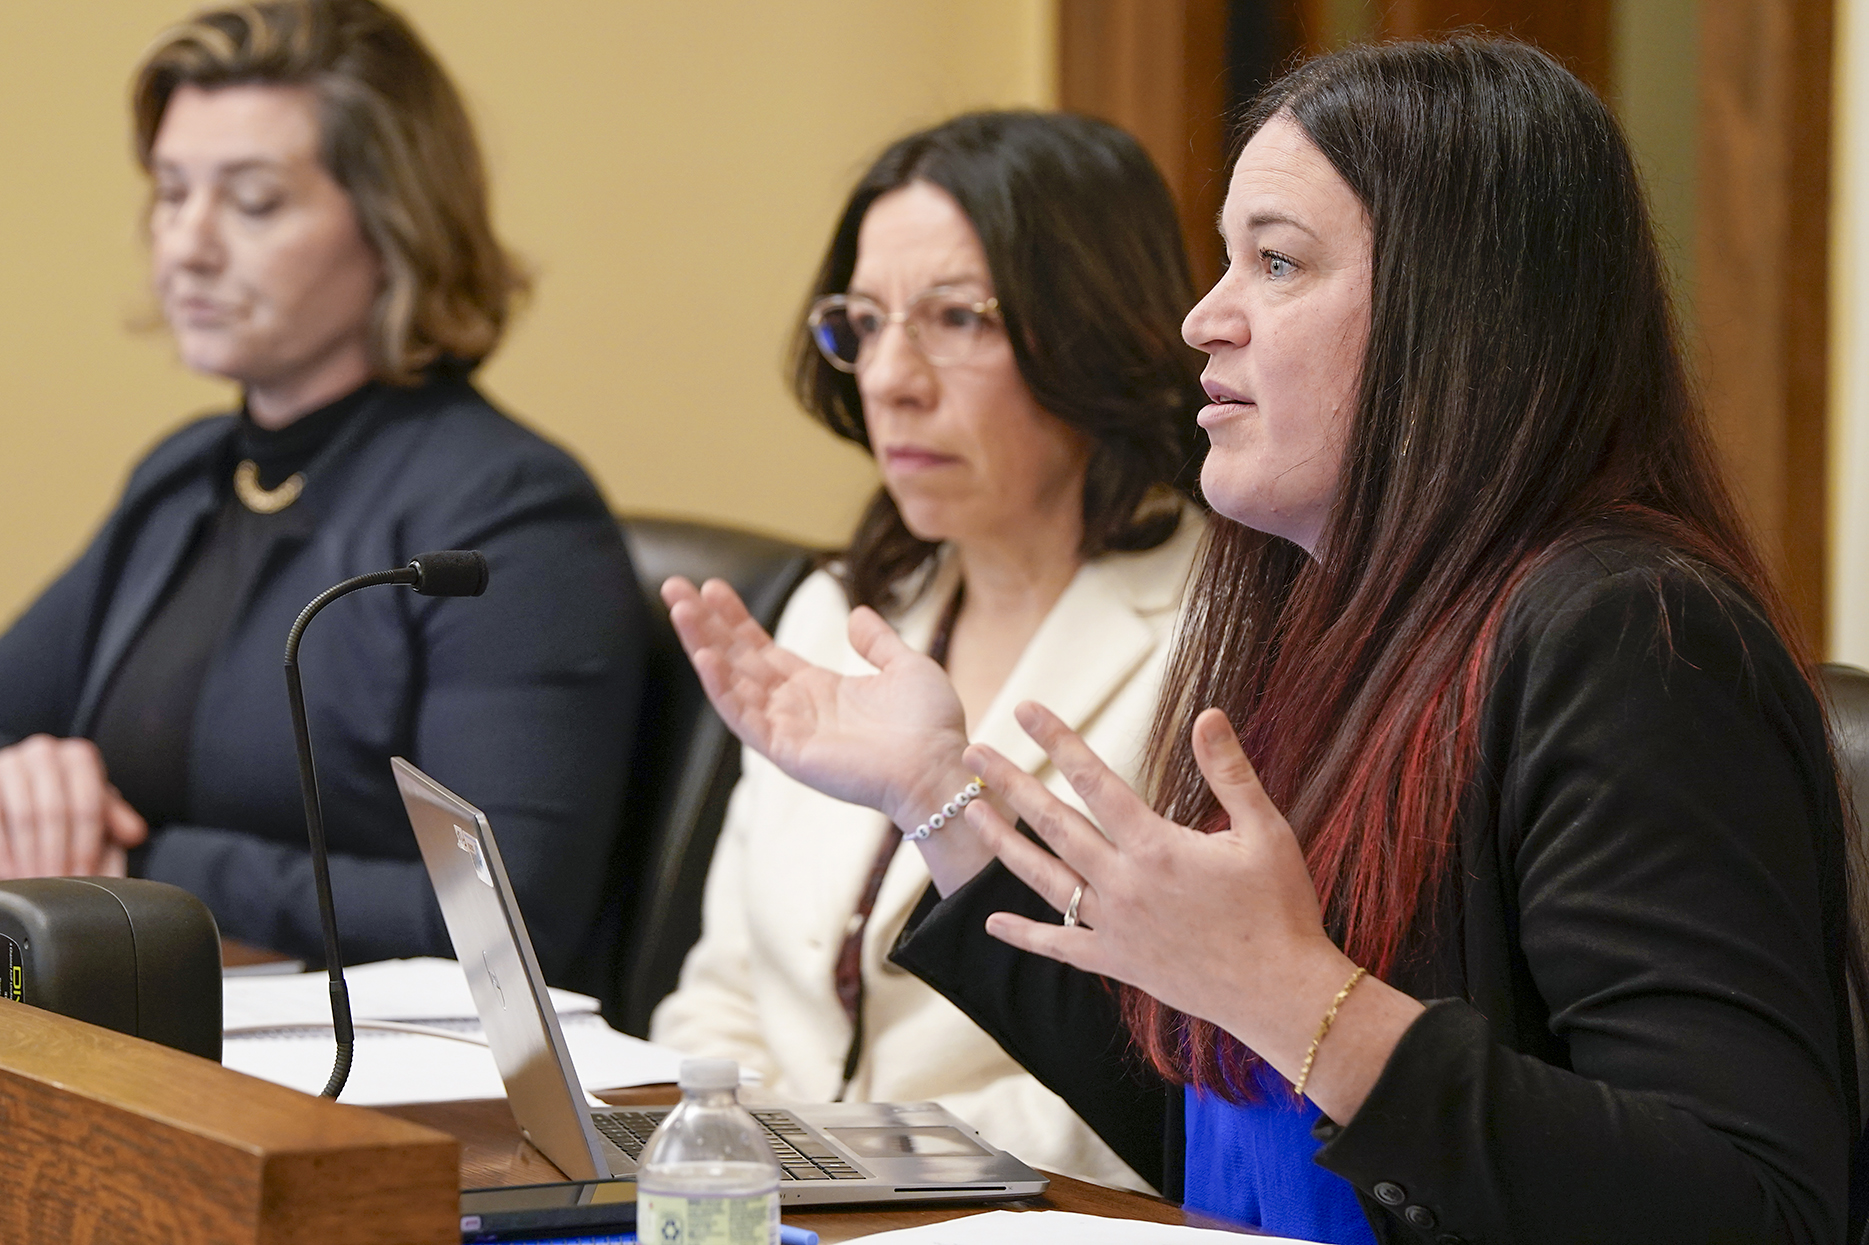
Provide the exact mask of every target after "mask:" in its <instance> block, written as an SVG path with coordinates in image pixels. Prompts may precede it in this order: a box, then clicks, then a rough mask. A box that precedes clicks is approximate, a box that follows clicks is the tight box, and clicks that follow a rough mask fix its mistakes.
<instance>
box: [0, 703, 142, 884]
mask: <svg viewBox="0 0 1869 1245" xmlns="http://www.w3.org/2000/svg"><path fill="white" fill-rule="evenodd" d="M148 837H149V827H148V826H147V825H146V824H144V821H143V819H142V817H141V816H139V815H138V814H137V812H136V810H135V809H133V808H131V807H130V805H129V804H128V803H127V802H126V801H125V800H124V798H123V797H122V796H121V795H119V794H118V793H117V789H116V788H115V787H113V786H111V785H110V780H109V779H108V777H106V775H105V773H104V759H103V757H101V756H100V755H98V751H97V745H95V744H93V743H92V742H91V741H90V740H88V739H55V738H53V737H52V736H50V735H33V736H31V737H30V738H27V739H22V740H21V741H20V742H18V743H16V744H12V745H10V746H8V747H5V748H0V878H36V877H83V876H88V875H97V874H110V875H115V876H118V877H121V876H123V873H124V866H125V856H124V853H125V850H126V849H127V848H131V847H134V846H135V845H136V844H138V843H141V842H142V841H143V840H144V839H146V838H148Z"/></svg>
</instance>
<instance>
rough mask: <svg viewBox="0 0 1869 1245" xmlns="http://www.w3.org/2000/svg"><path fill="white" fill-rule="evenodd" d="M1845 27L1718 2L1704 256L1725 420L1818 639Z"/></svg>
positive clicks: (1821, 0)
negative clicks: (1833, 128)
mask: <svg viewBox="0 0 1869 1245" xmlns="http://www.w3.org/2000/svg"><path fill="white" fill-rule="evenodd" d="M1832 27H1833V14H1832V10H1831V5H1830V3H1829V2H1828V0H1723V2H1722V3H1720V4H1709V5H1706V6H1704V7H1703V9H1702V11H1701V48H1700V53H1701V89H1700V105H1701V127H1700V129H1701V132H1700V188H1699V199H1698V203H1699V222H1698V228H1697V231H1696V233H1697V237H1696V256H1695V268H1696V271H1697V273H1698V291H1697V300H1696V311H1697V314H1698V319H1699V321H1700V330H1701V337H1702V341H1703V344H1704V357H1703V363H1702V373H1703V377H1704V380H1705V395H1706V401H1707V408H1708V413H1709V415H1710V417H1711V419H1712V422H1713V430H1714V435H1715V437H1716V438H1717V439H1718V440H1719V443H1720V446H1721V449H1722V451H1723V452H1724V454H1725V456H1726V459H1727V463H1728V466H1729V468H1730V469H1731V471H1732V474H1733V478H1734V479H1735V480H1736V482H1737V483H1738V485H1739V489H1740V494H1741V499H1742V501H1743V502H1744V504H1745V507H1746V509H1747V511H1748V513H1749V515H1750V518H1751V520H1752V522H1753V525H1754V528H1755V529H1756V531H1757V533H1758V535H1759V537H1760V539H1761V542H1762V543H1763V545H1764V546H1765V550H1766V554H1767V556H1768V557H1769V558H1770V559H1771V560H1772V562H1773V563H1774V568H1775V570H1776V571H1777V573H1778V575H1779V577H1780V582H1781V585H1782V587H1783V588H1784V590H1785V592H1786V595H1787V596H1788V597H1789V599H1790V602H1791V606H1792V609H1793V611H1794V612H1795V613H1796V614H1797V616H1798V617H1799V618H1800V619H1801V620H1802V622H1803V624H1804V626H1805V629H1806V633H1807V638H1808V639H1809V640H1810V642H1811V643H1812V644H1813V645H1814V646H1815V647H1816V649H1817V651H1819V652H1821V651H1822V650H1823V643H1824V624H1825V604H1824V597H1825V544H1826V541H1825V527H1826V494H1827V489H1826V487H1825V477H1826V470H1825V458H1826V449H1827V447H1826V437H1827V427H1826V404H1827V394H1828V377H1827V370H1828V358H1827V349H1826V338H1827V334H1828V308H1827V300H1828V271H1829V238H1828V234H1829V229H1828V224H1829V202H1830V55H1831V39H1832Z"/></svg>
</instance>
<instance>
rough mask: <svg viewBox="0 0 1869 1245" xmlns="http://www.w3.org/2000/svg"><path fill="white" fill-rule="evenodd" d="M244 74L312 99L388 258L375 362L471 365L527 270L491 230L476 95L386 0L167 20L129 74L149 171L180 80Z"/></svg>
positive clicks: (368, 230)
mask: <svg viewBox="0 0 1869 1245" xmlns="http://www.w3.org/2000/svg"><path fill="white" fill-rule="evenodd" d="M249 85H261V86H300V87H306V88H309V89H310V90H311V91H312V92H313V93H314V94H315V96H316V98H317V101H318V109H319V126H320V131H321V139H320V147H321V150H320V159H321V160H322V162H323V164H324V167H325V169H326V171H327V172H329V173H330V174H331V177H332V178H333V179H334V180H335V181H336V182H337V183H338V185H340V186H342V187H343V188H344V191H345V193H347V194H348V195H349V196H350V200H351V204H352V206H353V207H354V209H355V211H356V213H357V219H358V222H359V224H360V225H361V227H362V229H363V233H364V237H365V238H367V239H368V240H369V242H370V245H371V246H372V247H374V248H375V250H376V253H377V255H378V256H379V257H380V258H381V260H382V263H383V272H384V280H383V288H382V290H380V291H379V292H378V294H377V297H376V305H375V307H374V308H373V309H372V312H371V324H370V354H371V362H372V364H373V365H374V367H375V370H376V375H377V377H378V378H379V379H381V380H385V381H389V382H391V383H393V384H401V385H410V384H415V383H418V382H419V381H420V380H421V379H422V376H423V373H424V372H425V370H427V369H428V368H430V367H432V366H434V365H436V364H438V363H440V364H447V365H451V366H455V367H462V368H467V369H471V368H473V367H474V366H476V365H478V364H479V363H480V361H481V360H483V359H485V358H486V357H487V356H488V355H490V354H492V353H493V350H494V347H496V346H497V345H499V342H500V335H501V333H503V332H504V331H505V329H506V324H507V319H508V317H509V316H510V315H511V313H512V311H513V307H514V303H515V301H516V299H517V298H519V297H520V296H522V295H523V294H524V293H525V292H526V291H527V289H528V287H529V282H528V280H527V278H526V276H525V273H524V272H523V270H522V269H521V268H520V266H519V264H518V263H517V262H516V261H515V260H514V258H513V257H512V256H511V255H510V254H508V253H507V251H506V250H505V249H504V248H503V247H501V245H500V243H499V240H498V239H497V238H495V237H494V235H493V224H492V221H491V220H490V218H489V214H488V210H487V178H486V173H485V171H484V169H483V167H482V165H481V160H480V147H479V144H478V143H476V142H475V140H474V129H473V125H472V123H471V122H469V121H468V118H467V109H466V108H465V107H464V106H463V105H462V103H461V97H460V95H459V94H458V93H457V92H456V91H455V89H454V84H453V83H451V82H450V81H448V75H447V74H446V73H445V72H444V71H443V70H442V68H441V64H440V62H438V61H437V60H436V59H435V57H434V55H433V54H432V53H430V52H429V50H428V48H427V47H425V46H424V45H423V43H422V41H421V39H420V38H418V37H417V35H416V33H415V31H414V30H413V29H412V28H411V27H410V26H409V24H408V23H407V22H406V21H404V20H403V19H402V18H401V17H400V16H399V15H398V14H396V13H395V12H393V11H392V10H390V9H388V8H386V7H384V6H383V5H381V4H378V3H376V0H260V2H259V3H249V4H230V5H226V6H224V7H220V8H214V9H206V10H203V11H202V12H200V13H197V14H196V15H195V16H193V17H191V18H189V19H188V20H187V21H184V22H182V23H180V24H179V25H176V26H172V27H170V28H169V29H168V30H166V31H164V32H163V33H162V34H161V35H159V36H158V37H157V39H156V42H155V44H154V45H153V46H152V47H151V48H150V50H149V52H148V53H147V54H146V55H145V56H144V58H143V63H142V66H141V68H139V69H138V70H137V74H136V79H135V83H134V85H133V87H132V88H131V111H132V114H133V116H134V118H135V124H136V155H137V159H138V160H139V161H140V162H141V163H142V166H143V169H144V171H146V172H151V171H153V169H152V166H151V160H152V157H151V151H152V149H153V148H154V146H155V142H156V132H157V131H158V129H160V128H161V125H162V115H163V113H164V111H165V110H166V109H167V108H168V106H169V100H170V98H171V97H172V96H173V95H174V94H175V91H176V89H177V88H178V87H182V86H195V87H201V88H204V89H209V90H212V89H214V88H216V87H225V86H249Z"/></svg>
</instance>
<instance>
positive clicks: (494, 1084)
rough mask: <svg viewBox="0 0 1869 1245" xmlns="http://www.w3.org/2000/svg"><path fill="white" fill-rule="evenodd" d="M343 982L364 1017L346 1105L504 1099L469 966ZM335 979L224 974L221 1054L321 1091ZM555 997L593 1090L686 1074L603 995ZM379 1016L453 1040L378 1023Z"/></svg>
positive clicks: (427, 962) (401, 968)
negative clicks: (632, 1029) (609, 1011)
mask: <svg viewBox="0 0 1869 1245" xmlns="http://www.w3.org/2000/svg"><path fill="white" fill-rule="evenodd" d="M344 980H345V983H346V985H347V987H348V989H349V991H350V1002H351V1015H352V1016H353V1018H354V1019H355V1020H357V1021H358V1022H359V1024H358V1028H357V1042H356V1047H355V1051H354V1054H353V1058H352V1061H351V1070H350V1079H349V1080H348V1081H347V1082H346V1083H345V1087H344V1092H343V1093H342V1094H341V1095H340V1096H339V1097H340V1099H341V1100H342V1101H344V1102H348V1103H352V1104H354V1105H357V1106H380V1105H385V1104H389V1103H401V1102H449V1101H454V1100H457V1099H466V1098H503V1097H505V1096H506V1089H505V1086H504V1085H502V1084H501V1082H500V1073H499V1069H498V1068H496V1067H495V1066H494V1063H493V1053H492V1052H491V1051H489V1050H488V1049H487V1047H486V1043H485V1039H484V1038H482V1036H481V1033H480V1022H479V1020H478V1019H477V1018H476V1016H475V1013H474V1000H473V996H472V995H471V994H470V993H469V992H468V989H467V979H466V977H464V976H463V975H462V973H461V967H460V965H458V964H456V963H455V962H454V961H453V960H440V959H415V960H388V961H385V962H383V963H381V964H362V965H358V966H357V967H355V968H348V969H345V970H344ZM328 981H329V979H328V978H327V977H326V976H325V974H323V973H297V974H292V975H287V976H273V977H229V978H227V979H225V980H224V981H223V982H222V983H221V988H222V994H221V999H222V1003H221V1006H222V1015H221V1019H222V1024H223V1026H224V1036H223V1039H222V1045H221V1062H222V1063H224V1064H225V1065H226V1066H228V1067H229V1068H232V1069H234V1070H235V1071H237V1072H244V1073H246V1074H247V1075H249V1076H257V1077H260V1078H262V1079H263V1080H268V1081H276V1082H277V1083H279V1084H281V1085H289V1086H291V1087H292V1088H294V1089H299V1090H303V1091H304V1092H306V1093H308V1094H315V1093H317V1092H318V1091H319V1090H321V1089H323V1088H324V1085H325V1081H326V1079H327V1078H328V1077H329V1076H330V1074H331V1060H332V1055H333V1050H334V1048H333V1046H332V1036H331V996H330V993H329V990H328V986H327V983H328ZM551 995H552V1004H553V1006H554V1007H555V1008H556V1009H557V1011H558V1016H559V1024H560V1025H561V1026H562V1027H563V1029H564V1034H565V1045H566V1046H567V1047H569V1048H570V1051H571V1062H572V1063H573V1064H574V1065H575V1066H576V1068H577V1070H578V1079H579V1080H580V1081H582V1082H583V1084H584V1086H585V1088H587V1089H619V1088H622V1087H623V1086H626V1085H654V1084H660V1083H662V1082H665V1081H673V1080H675V1079H676V1077H677V1076H678V1074H679V1072H680V1069H681V1059H682V1056H681V1055H680V1054H679V1053H678V1052H676V1051H672V1050H669V1049H668V1048H666V1047H662V1046H655V1045H652V1044H651V1043H648V1042H645V1041H643V1040H641V1039H640V1038H633V1037H630V1036H628V1035H626V1034H622V1033H618V1032H617V1031H616V1030H614V1029H612V1028H611V1027H610V1026H609V1025H607V1024H605V1023H604V1020H603V1017H601V1016H599V1015H597V1000H596V999H593V998H591V997H590V996H588V995H583V994H574V993H572V992H571V991H569V990H556V989H555V990H553V991H552V992H551ZM372 1021H387V1022H391V1023H392V1024H398V1025H413V1026H417V1027H420V1028H426V1029H431V1030H436V1031H439V1032H440V1033H451V1034H454V1035H455V1036H454V1037H446V1036H438V1035H437V1034H435V1033H411V1032H407V1031H394V1030H386V1029H373V1028H371V1027H370V1024H369V1022H372Z"/></svg>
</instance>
